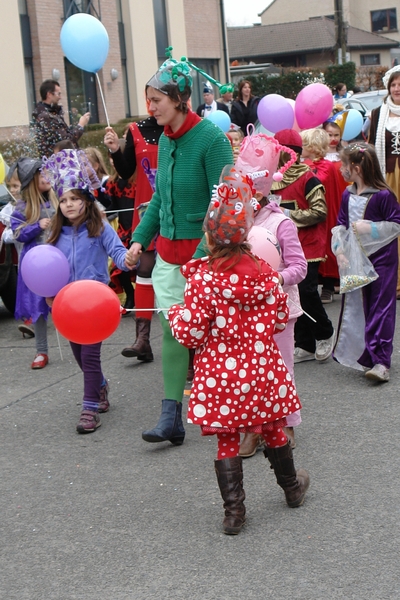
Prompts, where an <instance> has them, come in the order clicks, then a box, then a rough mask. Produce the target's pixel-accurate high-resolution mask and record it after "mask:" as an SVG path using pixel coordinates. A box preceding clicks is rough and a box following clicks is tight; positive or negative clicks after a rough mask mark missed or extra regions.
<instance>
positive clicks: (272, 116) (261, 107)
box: [257, 94, 294, 133]
mask: <svg viewBox="0 0 400 600" xmlns="http://www.w3.org/2000/svg"><path fill="white" fill-rule="evenodd" d="M257 116H258V120H259V121H260V123H261V125H262V126H263V127H265V129H268V131H272V133H276V132H277V131H281V129H292V127H293V123H294V111H293V108H292V106H291V105H290V103H289V102H288V101H287V100H286V98H284V97H283V96H280V95H279V94H268V95H267V96H264V97H263V98H261V100H260V102H259V104H258V108H257Z"/></svg>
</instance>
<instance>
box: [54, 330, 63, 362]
mask: <svg viewBox="0 0 400 600" xmlns="http://www.w3.org/2000/svg"><path fill="white" fill-rule="evenodd" d="M56 334H57V342H58V349H59V351H60V357H61V360H64V359H63V354H62V351H61V344H60V336H59V334H58V331H57V329H56Z"/></svg>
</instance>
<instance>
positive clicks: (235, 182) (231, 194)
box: [203, 165, 255, 246]
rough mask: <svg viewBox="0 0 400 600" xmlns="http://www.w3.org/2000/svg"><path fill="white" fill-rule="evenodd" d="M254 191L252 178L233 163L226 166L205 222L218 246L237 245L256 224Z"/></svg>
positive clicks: (216, 187)
mask: <svg viewBox="0 0 400 600" xmlns="http://www.w3.org/2000/svg"><path fill="white" fill-rule="evenodd" d="M253 191H254V190H253V188H252V184H251V180H250V179H249V178H248V177H247V176H246V175H245V174H244V173H242V172H241V171H238V170H237V169H236V168H235V167H234V166H233V165H227V166H226V167H224V168H223V169H222V173H221V177H220V183H219V185H218V186H215V189H214V192H213V195H212V198H211V202H210V205H209V207H208V209H207V213H206V217H205V219H204V224H203V229H204V231H206V232H207V233H208V234H209V235H210V236H211V238H212V239H213V240H214V242H215V243H216V244H217V245H218V246H236V245H238V244H242V243H243V242H244V241H245V240H246V239H247V234H248V232H249V230H250V229H251V228H252V226H253V224H254V202H255V200H254V198H253Z"/></svg>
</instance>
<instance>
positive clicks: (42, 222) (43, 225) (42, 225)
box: [39, 217, 51, 229]
mask: <svg viewBox="0 0 400 600" xmlns="http://www.w3.org/2000/svg"><path fill="white" fill-rule="evenodd" d="M50 223H51V219H49V218H48V217H46V218H45V219H40V220H39V227H40V229H48V227H50Z"/></svg>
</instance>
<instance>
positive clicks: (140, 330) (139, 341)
mask: <svg viewBox="0 0 400 600" xmlns="http://www.w3.org/2000/svg"><path fill="white" fill-rule="evenodd" d="M150 325H151V321H150V319H141V318H137V319H136V341H135V343H134V344H133V345H132V346H129V347H128V348H124V349H123V350H122V352H121V354H122V356H126V357H127V358H133V357H135V356H137V359H138V360H143V361H144V362H151V361H152V360H154V356H153V351H152V349H151V346H150V340H149V337H150Z"/></svg>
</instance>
